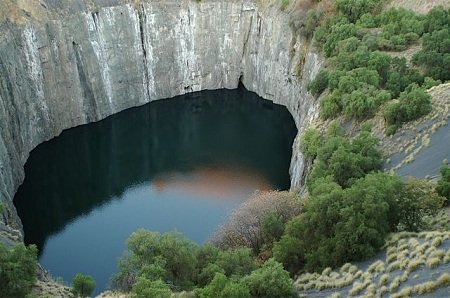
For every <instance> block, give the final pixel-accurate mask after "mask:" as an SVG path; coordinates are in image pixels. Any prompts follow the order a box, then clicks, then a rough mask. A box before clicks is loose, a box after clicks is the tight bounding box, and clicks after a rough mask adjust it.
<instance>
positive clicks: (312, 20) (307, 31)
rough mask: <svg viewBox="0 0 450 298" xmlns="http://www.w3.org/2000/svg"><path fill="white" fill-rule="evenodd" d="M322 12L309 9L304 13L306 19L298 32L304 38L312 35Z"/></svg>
mask: <svg viewBox="0 0 450 298" xmlns="http://www.w3.org/2000/svg"><path fill="white" fill-rule="evenodd" d="M322 15H323V13H322V12H320V11H317V10H315V9H311V10H309V11H308V13H307V14H306V19H305V22H304V24H303V27H302V28H301V30H300V33H301V34H302V35H303V36H305V37H306V38H311V37H312V36H313V35H314V31H315V30H316V28H317V26H319V24H320V19H321V18H322Z"/></svg>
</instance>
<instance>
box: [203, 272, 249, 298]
mask: <svg viewBox="0 0 450 298" xmlns="http://www.w3.org/2000/svg"><path fill="white" fill-rule="evenodd" d="M195 294H196V296H197V297H200V298H216V297H217V298H228V297H236V298H247V297H248V298H249V297H251V296H250V293H249V289H248V287H247V286H246V285H245V284H244V283H242V282H240V281H237V280H234V279H229V278H227V277H226V276H225V275H224V274H222V273H217V274H216V275H215V276H214V279H213V280H212V281H211V283H209V284H208V285H207V286H206V287H204V288H202V289H197V290H196V291H195Z"/></svg>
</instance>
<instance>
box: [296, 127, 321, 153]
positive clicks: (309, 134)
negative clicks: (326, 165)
mask: <svg viewBox="0 0 450 298" xmlns="http://www.w3.org/2000/svg"><path fill="white" fill-rule="evenodd" d="M321 142H322V137H321V135H320V132H319V131H318V130H317V129H314V128H309V129H307V130H306V131H305V133H304V134H303V136H302V139H301V141H300V149H301V150H302V152H303V154H305V155H306V156H307V157H310V158H315V157H316V155H317V150H318V149H319V147H320V145H321Z"/></svg>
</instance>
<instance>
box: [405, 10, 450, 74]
mask: <svg viewBox="0 0 450 298" xmlns="http://www.w3.org/2000/svg"><path fill="white" fill-rule="evenodd" d="M424 31H425V32H426V34H425V35H424V36H423V44H422V50H421V51H420V52H419V53H417V54H416V55H415V56H414V58H413V62H414V63H415V64H417V65H420V66H423V67H425V73H426V75H428V76H430V77H432V78H434V79H436V80H441V81H446V80H450V10H444V9H442V7H437V8H434V9H432V10H431V11H430V12H429V13H428V15H427V17H426V19H425V21H424Z"/></svg>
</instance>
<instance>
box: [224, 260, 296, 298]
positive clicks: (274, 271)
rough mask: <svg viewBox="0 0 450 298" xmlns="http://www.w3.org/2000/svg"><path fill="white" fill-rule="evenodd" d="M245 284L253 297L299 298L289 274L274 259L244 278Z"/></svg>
mask: <svg viewBox="0 0 450 298" xmlns="http://www.w3.org/2000/svg"><path fill="white" fill-rule="evenodd" d="M243 283H244V284H245V285H247V287H248V288H249V289H250V293H251V295H252V297H273V298H277V297H280V298H287V297H297V293H296V292H295V290H294V287H293V286H292V280H291V279H290V278H289V273H288V272H287V271H285V270H284V269H283V265H282V264H280V263H278V262H277V261H275V260H274V259H269V260H268V261H266V262H265V263H264V264H263V266H262V267H261V268H259V269H256V270H255V271H253V272H252V273H251V274H250V275H248V276H246V277H244V279H243ZM230 297H231V296H230Z"/></svg>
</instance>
